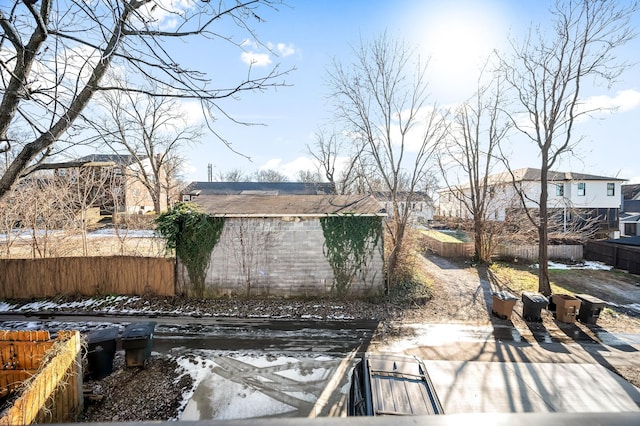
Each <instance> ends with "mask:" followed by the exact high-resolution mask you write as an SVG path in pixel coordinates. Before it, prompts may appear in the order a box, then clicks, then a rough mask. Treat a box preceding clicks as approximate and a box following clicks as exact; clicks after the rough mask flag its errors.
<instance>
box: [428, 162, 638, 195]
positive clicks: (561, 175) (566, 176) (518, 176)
mask: <svg viewBox="0 0 640 426" xmlns="http://www.w3.org/2000/svg"><path fill="white" fill-rule="evenodd" d="M540 174H541V170H540V169H533V168H531V167H527V168H523V169H516V170H513V177H512V176H511V173H509V171H504V172H500V173H495V174H492V175H489V179H488V181H489V184H497V183H505V182H508V183H511V182H512V181H513V179H515V181H516V182H538V181H540ZM548 177H549V182H566V181H586V180H604V181H619V182H624V181H626V180H627V179H620V178H616V177H607V176H597V175H589V174H585V173H574V172H557V171H553V170H550V171H549V175H548ZM468 187H469V185H468V184H465V185H462V186H461V187H460V188H461V189H465V188H468ZM438 192H440V193H443V192H449V189H448V188H444V189H442V190H440V191H438Z"/></svg>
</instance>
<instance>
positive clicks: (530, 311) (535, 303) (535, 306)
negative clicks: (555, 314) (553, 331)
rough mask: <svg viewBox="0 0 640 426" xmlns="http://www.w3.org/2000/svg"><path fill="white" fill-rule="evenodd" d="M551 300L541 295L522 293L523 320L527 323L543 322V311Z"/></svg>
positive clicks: (528, 292)
mask: <svg viewBox="0 0 640 426" xmlns="http://www.w3.org/2000/svg"><path fill="white" fill-rule="evenodd" d="M548 304H549V300H548V299H547V298H546V297H544V296H543V295H542V294H540V293H533V292H530V291H525V292H523V293H522V318H524V320H525V321H535V322H542V313H541V311H542V309H543V308H544V307H546V306H547V305H548Z"/></svg>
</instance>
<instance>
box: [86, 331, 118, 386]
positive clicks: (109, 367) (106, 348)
mask: <svg viewBox="0 0 640 426" xmlns="http://www.w3.org/2000/svg"><path fill="white" fill-rule="evenodd" d="M117 339H118V328H117V327H109V328H105V329H102V330H95V331H92V332H90V333H89V334H87V363H88V372H87V376H88V377H89V378H91V379H94V380H98V379H102V378H103V377H106V376H108V375H109V374H111V373H112V372H113V357H114V356H115V353H116V340H117Z"/></svg>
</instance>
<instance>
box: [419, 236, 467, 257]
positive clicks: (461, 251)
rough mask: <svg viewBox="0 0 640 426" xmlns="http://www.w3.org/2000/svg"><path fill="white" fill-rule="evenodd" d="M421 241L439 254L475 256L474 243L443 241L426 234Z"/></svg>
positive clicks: (425, 246) (424, 245)
mask: <svg viewBox="0 0 640 426" xmlns="http://www.w3.org/2000/svg"><path fill="white" fill-rule="evenodd" d="M420 241H421V242H422V245H423V247H424V248H426V249H428V250H431V251H433V252H434V253H435V254H437V255H438V256H442V257H448V258H469V257H472V256H473V253H474V250H475V248H474V245H473V243H465V242H462V241H457V242H454V241H441V240H439V239H437V238H433V237H431V236H429V235H426V234H423V235H421V236H420Z"/></svg>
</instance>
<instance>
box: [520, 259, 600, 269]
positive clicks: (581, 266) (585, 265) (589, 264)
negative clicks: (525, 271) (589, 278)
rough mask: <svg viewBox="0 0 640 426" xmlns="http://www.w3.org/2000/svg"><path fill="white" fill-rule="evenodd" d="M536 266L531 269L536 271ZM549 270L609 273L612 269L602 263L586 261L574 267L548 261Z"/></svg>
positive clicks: (535, 264)
mask: <svg viewBox="0 0 640 426" xmlns="http://www.w3.org/2000/svg"><path fill="white" fill-rule="evenodd" d="M538 266H539V265H538V264H537V263H534V264H533V265H531V268H534V269H537V268H538ZM549 269H592V270H600V271H610V270H611V269H612V267H611V266H609V265H606V264H604V263H602V262H594V261H590V260H586V261H584V262H581V263H576V264H575V265H567V264H565V263H557V262H552V261H549Z"/></svg>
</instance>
